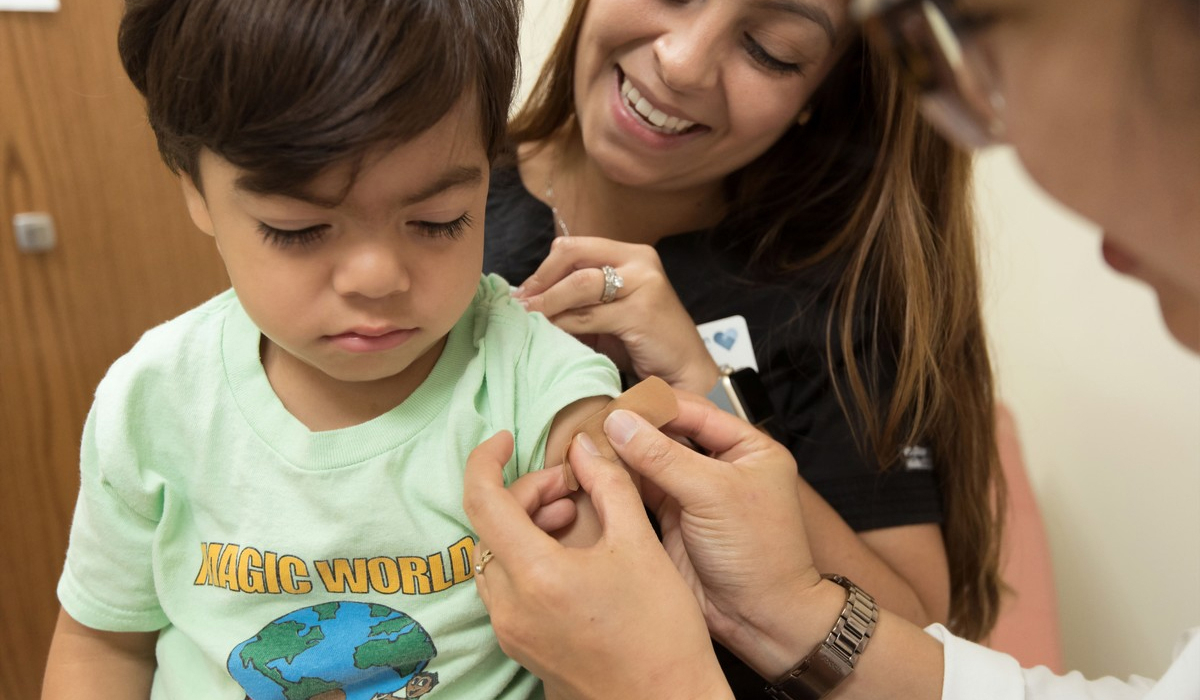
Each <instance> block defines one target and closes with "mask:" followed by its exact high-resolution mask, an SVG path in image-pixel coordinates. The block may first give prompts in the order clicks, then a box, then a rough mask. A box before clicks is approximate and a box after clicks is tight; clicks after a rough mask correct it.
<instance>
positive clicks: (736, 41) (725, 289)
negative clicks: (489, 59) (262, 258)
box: [484, 0, 1000, 698]
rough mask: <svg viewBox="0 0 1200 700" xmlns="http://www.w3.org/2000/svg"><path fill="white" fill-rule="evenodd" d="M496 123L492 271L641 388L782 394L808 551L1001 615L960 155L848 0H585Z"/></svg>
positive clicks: (899, 592) (488, 262) (878, 587)
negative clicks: (501, 152)
mask: <svg viewBox="0 0 1200 700" xmlns="http://www.w3.org/2000/svg"><path fill="white" fill-rule="evenodd" d="M509 133H510V138H511V139H512V141H513V148H512V150H513V154H512V156H513V157H512V159H511V162H508V163H504V164H502V165H500V166H498V167H496V168H495V169H494V170H493V173H492V178H491V186H490V188H489V194H488V210H487V229H486V238H485V258H484V269H485V270H486V271H488V272H495V273H498V274H500V275H501V276H503V277H505V278H506V279H507V280H509V281H510V282H511V283H513V284H514V285H519V287H518V290H517V295H516V296H517V298H518V299H519V300H520V301H521V302H522V303H523V304H524V305H525V306H526V308H528V309H529V310H531V311H539V312H542V313H544V314H545V315H546V316H547V317H548V318H549V319H551V321H552V322H553V323H555V324H556V325H558V326H559V327H561V328H563V329H565V330H567V331H569V332H570V333H573V334H575V335H577V336H579V337H581V338H583V339H585V340H587V341H588V342H590V343H591V344H592V345H593V346H594V347H596V348H597V349H598V350H600V351H602V352H605V353H606V354H608V355H610V356H611V357H612V358H613V359H614V360H615V361H616V362H617V363H618V366H619V367H621V368H622V369H623V370H624V371H625V374H626V376H627V377H629V378H630V380H631V382H630V383H632V381H633V380H636V379H639V378H643V377H646V376H649V375H655V376H659V377H662V378H663V379H665V380H666V381H667V382H668V383H670V384H671V385H672V386H674V387H677V388H681V389H685V390H689V391H693V392H696V393H699V394H710V392H711V397H712V398H713V399H714V400H717V401H728V402H729V406H730V407H731V408H734V410H739V409H740V410H742V411H743V412H744V413H745V414H746V415H747V416H748V417H751V418H752V421H751V422H756V423H757V422H760V421H761V420H762V419H763V418H764V417H765V416H766V415H768V414H771V413H773V414H774V416H773V417H772V418H770V419H769V420H768V422H767V423H765V427H767V428H768V429H769V430H770V431H771V432H772V434H773V435H774V436H775V437H776V438H777V439H778V440H779V441H780V442H781V443H783V444H784V445H785V446H787V447H788V448H789V450H790V451H791V454H792V456H793V457H794V459H795V462H796V464H797V465H798V469H799V473H800V476H801V477H802V479H803V483H802V484H801V488H802V489H803V498H804V502H805V508H804V516H805V522H806V525H807V527H808V529H809V531H810V532H819V533H821V536H820V537H819V538H818V539H817V540H816V541H815V542H814V545H813V546H814V551H813V556H814V558H815V560H816V561H817V563H818V565H819V566H821V567H822V568H828V569H830V570H837V571H842V572H844V573H846V575H848V576H851V577H853V578H854V579H855V580H856V581H859V582H860V583H862V584H863V585H864V586H868V587H869V588H870V589H871V590H872V592H873V593H874V595H875V596H876V597H877V598H878V599H879V600H880V601H881V602H882V603H884V604H886V605H887V606H888V608H889V609H891V610H892V611H894V612H895V613H897V614H900V615H902V616H903V617H905V618H906V619H909V620H912V621H914V622H917V623H919V624H922V625H925V624H930V623H932V622H939V621H940V622H945V623H946V624H947V625H948V626H949V627H950V628H951V629H953V630H955V631H956V632H957V633H959V634H962V635H964V636H967V637H969V638H972V639H978V638H982V637H984V636H986V635H987V633H988V631H989V629H990V628H991V627H992V625H993V623H994V621H995V618H996V613H997V610H998V607H999V605H998V601H999V590H1000V581H999V575H998V571H997V569H998V550H999V538H1000V533H999V528H998V527H997V523H996V520H997V518H996V517H995V512H996V511H993V510H990V509H987V508H981V507H980V504H985V503H987V502H988V499H989V496H990V495H991V494H993V493H995V492H996V491H997V490H998V489H999V488H1000V487H999V486H998V484H997V481H998V479H997V473H998V459H997V455H996V453H995V449H994V421H995V417H994V412H993V402H992V383H991V380H992V378H991V372H990V367H989V362H988V357H987V343H986V342H985V337H984V331H983V324H982V321H981V313H980V305H979V297H978V294H977V289H978V283H977V265H976V261H975V238H974V229H973V224H972V216H971V212H970V202H971V189H970V185H969V182H970V158H969V156H968V154H966V153H965V152H964V151H963V150H961V149H958V148H955V147H953V146H951V145H950V144H948V143H947V142H946V140H945V139H943V138H941V137H939V136H938V135H937V134H936V132H935V131H934V130H933V129H932V128H931V127H930V126H929V125H927V124H926V123H924V122H922V121H921V120H920V119H919V118H918V111H917V91H916V90H914V89H911V88H909V87H908V86H907V85H906V84H905V83H904V82H903V80H902V79H901V75H900V71H899V70H896V69H895V67H894V66H891V65H890V64H889V63H888V62H886V61H884V60H883V59H882V56H881V54H880V53H879V52H878V51H875V50H871V49H870V48H869V47H867V46H866V44H865V42H864V41H863V40H862V38H861V36H860V35H858V34H857V33H856V32H854V31H853V26H852V24H851V23H850V21H849V17H848V15H847V12H846V7H845V4H844V1H843V0H804V1H803V2H802V1H800V0H787V1H781V2H747V1H746V0H713V1H709V2H678V1H677V0H650V1H647V0H587V1H586V2H585V1H584V0H576V2H574V3H573V5H572V9H571V12H570V15H569V17H568V18H567V21H566V23H565V25H564V28H563V30H562V33H561V35H560V38H559V40H558V42H557V45H556V46H555V48H554V51H553V52H552V54H551V55H550V57H549V58H548V60H547V61H546V64H545V66H544V68H543V70H542V73H541V77H540V79H539V80H538V82H537V83H536V86H535V88H534V90H533V92H532V95H531V97H530V99H529V100H528V101H527V103H526V106H525V107H524V108H523V109H522V111H521V112H520V113H518V114H517V115H516V116H515V118H514V119H513V120H512V122H511V124H510V130H509ZM797 164H803V165H802V166H799V167H798V165H797ZM926 183H937V185H938V186H937V187H928V186H925V185H926ZM696 324H704V326H705V328H707V329H711V330H709V333H708V343H707V345H708V347H706V341H705V338H704V337H703V336H702V334H701V333H700V332H699V331H698V329H697V325H696ZM948 325H949V326H953V327H954V329H955V332H953V333H948V332H944V328H945V327H946V326H948ZM722 343H723V345H720V344H722ZM710 347H711V348H715V349H716V353H717V355H718V356H720V357H722V358H723V362H722V363H718V362H717V361H716V359H715V358H714V357H713V356H712V355H710V351H709V349H708V348H710ZM750 363H753V364H750ZM720 364H727V365H728V369H725V370H722V369H721V368H720V366H719V365H720ZM748 364H750V366H751V367H757V375H756V374H755V372H754V369H743V368H745V367H747V365H748ZM732 370H740V371H737V372H733V371H732ZM756 377H757V379H756ZM756 389H757V390H759V392H760V394H758V396H760V398H761V399H762V400H759V401H752V400H750V399H751V398H752V397H755V396H756V394H754V393H752V390H756ZM743 397H744V398H743ZM734 401H738V403H739V405H737V406H734V405H733V402H734ZM718 653H719V657H720V658H721V661H722V664H723V666H724V668H725V669H726V671H727V674H728V675H729V678H730V682H731V683H732V684H733V685H734V687H735V689H736V690H737V691H738V693H739V695H740V696H742V697H747V698H749V697H762V684H761V682H760V681H759V679H758V677H757V675H756V674H755V673H754V672H753V671H752V670H751V669H749V668H747V667H746V666H745V665H744V664H742V663H740V662H739V661H738V659H737V658H736V657H734V656H732V655H731V654H728V653H726V652H725V651H724V650H720V649H719V650H718Z"/></svg>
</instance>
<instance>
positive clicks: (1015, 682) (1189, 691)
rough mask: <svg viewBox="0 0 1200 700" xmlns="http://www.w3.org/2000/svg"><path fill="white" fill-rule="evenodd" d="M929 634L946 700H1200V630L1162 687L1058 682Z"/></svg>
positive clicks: (941, 630) (1137, 681)
mask: <svg viewBox="0 0 1200 700" xmlns="http://www.w3.org/2000/svg"><path fill="white" fill-rule="evenodd" d="M925 631H926V632H927V633H929V634H930V635H932V636H933V637H935V638H937V639H938V640H939V641H941V642H942V645H943V646H944V648H945V652H944V653H945V663H946V671H945V674H946V675H945V680H944V682H943V684H942V700H1134V699H1137V700H1200V627H1197V628H1194V629H1192V630H1190V631H1189V632H1188V633H1187V634H1186V635H1184V637H1183V639H1182V640H1181V641H1180V643H1179V645H1178V646H1177V647H1176V655H1175V660H1174V662H1173V663H1172V664H1171V667H1170V668H1169V669H1167V672H1166V673H1165V674H1164V675H1163V677H1162V678H1160V679H1159V680H1158V681H1157V682H1156V681H1153V680H1151V679H1148V678H1141V677H1139V676H1134V677H1131V678H1129V679H1128V680H1119V679H1117V678H1112V677H1106V678H1100V679H1098V680H1088V679H1086V678H1084V677H1083V674H1081V673H1079V672H1078V671H1073V672H1071V673H1068V674H1067V675H1065V676H1057V675H1055V674H1053V673H1051V672H1050V670H1049V669H1047V668H1046V667H1045V666H1039V667H1037V668H1026V669H1023V668H1021V667H1020V665H1018V663H1017V660H1016V659H1014V658H1012V657H1011V656H1008V655H1007V654H1002V653H1000V652H998V651H993V650H991V649H988V648H986V647H982V646H980V645H978V644H973V643H971V642H968V641H966V640H965V639H960V638H958V637H955V636H954V635H952V634H950V632H949V631H948V630H947V629H946V628H945V627H942V626H941V625H931V626H929V627H927V628H926V629H925ZM867 653H870V651H869V650H868V652H867Z"/></svg>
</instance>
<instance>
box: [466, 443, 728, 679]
mask: <svg viewBox="0 0 1200 700" xmlns="http://www.w3.org/2000/svg"><path fill="white" fill-rule="evenodd" d="M592 453H595V446H594V445H593V444H591V442H590V441H589V440H588V439H587V438H586V436H578V437H576V439H575V441H574V442H573V444H572V446H571V454H570V459H571V464H572V465H573V466H575V465H578V466H575V469H574V471H575V475H576V477H577V478H578V479H579V482H580V484H581V485H582V487H583V488H584V490H586V491H587V492H588V493H589V494H590V495H591V496H592V501H593V503H594V505H595V508H596V511H597V513H598V514H599V517H600V523H601V527H602V529H603V532H602V535H601V538H600V540H599V542H597V543H596V544H595V545H593V546H590V547H585V548H569V547H565V546H563V545H562V544H559V543H558V542H557V541H555V540H554V539H553V538H551V537H550V536H549V535H547V534H545V533H544V532H543V531H542V530H541V529H540V528H539V526H538V525H536V524H535V523H534V522H533V521H532V520H531V519H530V516H531V514H533V513H541V515H539V518H542V517H544V516H546V514H547V513H549V514H550V515H549V516H548V517H549V519H548V520H542V521H541V524H542V525H549V526H551V527H552V528H553V527H558V526H561V525H562V524H565V523H566V522H568V521H569V520H570V509H569V508H568V509H565V510H563V509H561V508H558V509H556V508H554V507H553V506H552V507H550V508H549V509H548V510H547V509H544V508H542V506H543V505H548V504H555V503H561V499H562V497H563V496H565V495H566V494H567V490H566V488H565V485H564V484H563V478H562V474H561V470H560V469H551V470H546V471H543V472H537V473H534V474H531V475H528V476H526V477H523V478H522V479H520V480H518V481H517V482H516V483H515V484H513V486H512V487H511V488H509V489H506V488H505V487H504V483H503V478H502V468H503V465H504V463H505V462H506V461H507V460H508V458H509V456H510V455H511V454H512V437H511V436H510V435H509V434H508V433H499V434H497V435H496V436H494V437H492V438H491V439H489V440H487V441H486V442H484V443H483V444H481V445H480V446H479V447H477V448H476V449H475V450H474V451H473V452H472V453H471V456H470V457H469V458H468V460H467V469H466V476H465V491H464V496H463V506H464V508H465V509H466V512H467V516H468V517H469V518H470V520H471V523H472V525H474V527H475V528H476V530H477V532H478V533H479V538H480V545H479V547H478V548H477V550H478V551H479V552H481V555H480V556H482V552H484V551H490V552H491V553H492V555H493V556H491V557H490V558H489V559H488V560H487V561H486V563H484V564H483V571H482V572H481V573H479V574H477V575H476V577H475V584H476V587H477V589H478V591H479V596H480V598H482V599H483V603H484V605H486V606H487V608H488V612H489V614H490V615H491V619H492V625H493V627H494V628H495V630H496V636H497V638H498V639H499V640H500V646H501V648H503V649H504V652H505V653H506V654H508V655H509V656H511V657H512V658H514V659H516V660H517V661H518V662H519V663H521V664H522V665H523V666H525V667H526V668H529V669H530V670H532V671H533V672H534V673H535V674H536V675H537V676H538V677H540V678H541V679H542V680H543V681H545V683H546V688H547V693H548V694H549V695H552V696H554V697H566V698H611V697H614V696H621V697H626V696H629V697H637V696H644V697H656V698H728V697H732V695H731V693H730V692H729V688H728V685H727V684H726V683H725V678H724V675H723V674H722V673H721V668H720V666H719V665H718V664H717V661H716V656H715V655H714V654H713V651H712V644H711V642H709V637H708V631H707V629H706V628H705V625H704V619H703V617H702V616H701V614H700V610H699V608H698V607H697V605H696V600H695V598H693V597H692V596H691V595H690V593H689V592H688V589H687V585H686V584H685V583H684V581H683V579H681V578H680V576H679V574H678V572H676V570H675V567H674V566H673V565H672V563H671V561H670V560H669V559H668V558H667V556H666V553H665V552H664V551H663V549H662V546H661V545H660V544H659V542H658V539H657V537H656V536H655V534H654V530H653V529H652V528H651V527H650V523H649V521H648V520H647V519H646V514H645V510H644V508H643V506H642V502H641V500H640V498H639V497H638V493H637V490H636V489H635V488H634V486H633V482H632V480H631V479H630V477H629V475H628V474H627V473H626V472H625V471H624V470H623V469H621V468H620V467H619V466H618V465H615V464H613V463H611V462H608V461H606V460H604V459H603V458H601V457H599V456H592ZM481 561H482V560H481ZM477 570H478V569H477ZM647 684H650V685H652V686H653V687H646V685H647Z"/></svg>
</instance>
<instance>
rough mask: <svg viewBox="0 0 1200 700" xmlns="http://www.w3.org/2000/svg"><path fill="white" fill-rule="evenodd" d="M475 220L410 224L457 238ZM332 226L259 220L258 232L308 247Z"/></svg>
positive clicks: (466, 216)
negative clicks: (287, 225) (278, 225)
mask: <svg viewBox="0 0 1200 700" xmlns="http://www.w3.org/2000/svg"><path fill="white" fill-rule="evenodd" d="M473 222H474V219H472V217H471V214H470V212H467V213H465V214H463V215H462V216H460V217H458V218H457V219H454V220H453V221H410V222H408V225H409V226H414V227H416V228H418V229H420V230H421V232H422V233H423V234H424V235H425V236H427V237H429V238H446V239H451V240H457V239H459V238H461V237H462V235H463V233H464V232H465V231H466V230H467V229H468V228H469V227H470V226H471V224H472V223H473ZM330 228H332V227H331V226H330V225H329V224H317V225H316V226H307V227H305V228H301V229H281V228H276V227H274V226H271V225H270V224H267V223H264V222H262V221H260V222H258V232H259V233H260V234H261V235H262V237H263V238H264V239H265V240H266V241H267V243H270V244H271V245H274V246H276V247H279V248H306V247H308V246H311V245H313V244H315V243H318V242H320V240H321V239H322V238H323V237H324V236H325V234H326V233H328V232H329V229H330Z"/></svg>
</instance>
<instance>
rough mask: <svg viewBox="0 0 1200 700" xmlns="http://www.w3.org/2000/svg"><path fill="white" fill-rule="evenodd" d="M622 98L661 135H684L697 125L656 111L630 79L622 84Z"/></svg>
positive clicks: (659, 110)
mask: <svg viewBox="0 0 1200 700" xmlns="http://www.w3.org/2000/svg"><path fill="white" fill-rule="evenodd" d="M621 97H623V98H624V99H625V104H627V105H629V107H630V108H631V109H633V111H635V112H637V114H638V116H640V117H641V118H642V119H643V120H644V121H645V122H646V125H647V126H649V127H650V128H652V129H654V130H655V131H658V132H660V133H664V134H682V133H683V132H685V131H687V130H688V129H690V128H692V127H693V126H695V125H696V122H693V121H688V120H687V119H680V118H679V117H672V116H668V115H667V113H666V112H664V111H662V110H661V109H655V107H654V105H652V104H650V100H647V99H646V98H645V97H642V94H641V93H640V92H638V90H637V88H635V87H634V86H633V83H630V82H629V79H628V78H626V79H625V80H624V81H622V82H621Z"/></svg>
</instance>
